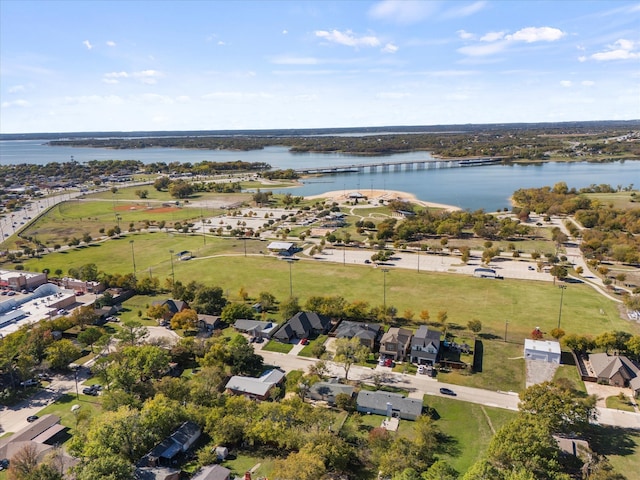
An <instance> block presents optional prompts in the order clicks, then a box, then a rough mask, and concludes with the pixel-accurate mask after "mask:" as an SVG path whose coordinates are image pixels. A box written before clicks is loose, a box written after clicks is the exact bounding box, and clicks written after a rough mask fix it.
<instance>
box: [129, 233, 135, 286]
mask: <svg viewBox="0 0 640 480" xmlns="http://www.w3.org/2000/svg"><path fill="white" fill-rule="evenodd" d="M129 243H130V244H131V261H132V263H133V276H134V277H135V276H136V254H135V252H134V251H133V240H129Z"/></svg>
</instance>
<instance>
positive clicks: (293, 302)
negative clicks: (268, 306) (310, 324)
mask: <svg viewBox="0 0 640 480" xmlns="http://www.w3.org/2000/svg"><path fill="white" fill-rule="evenodd" d="M279 309H280V314H281V315H282V319H283V320H289V319H290V318H291V317H293V316H294V315H295V314H296V313H298V312H300V311H302V309H301V308H300V304H299V303H298V298H297V297H291V298H289V299H288V300H285V301H283V302H281V303H280V307H279Z"/></svg>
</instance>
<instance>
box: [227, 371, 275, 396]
mask: <svg viewBox="0 0 640 480" xmlns="http://www.w3.org/2000/svg"><path fill="white" fill-rule="evenodd" d="M284 377H285V374H284V372H283V371H282V370H278V369H273V370H267V371H266V372H264V373H263V374H262V375H261V376H260V377H258V378H255V377H243V376H240V375H234V376H233V377H231V378H230V379H229V381H228V382H227V384H226V385H225V387H224V388H225V389H226V390H227V391H228V392H229V393H231V394H233V395H244V396H245V397H248V398H251V399H252V400H266V399H267V398H269V393H270V392H271V389H273V388H274V387H275V386H277V385H280V383H282V380H284Z"/></svg>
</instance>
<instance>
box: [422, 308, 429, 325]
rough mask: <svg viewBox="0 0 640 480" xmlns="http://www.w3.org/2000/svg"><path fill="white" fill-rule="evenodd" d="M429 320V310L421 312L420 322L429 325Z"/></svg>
mask: <svg viewBox="0 0 640 480" xmlns="http://www.w3.org/2000/svg"><path fill="white" fill-rule="evenodd" d="M429 318H430V315H429V310H427V309H426V308H425V309H424V310H420V320H422V321H423V322H424V323H427V322H428V321H429Z"/></svg>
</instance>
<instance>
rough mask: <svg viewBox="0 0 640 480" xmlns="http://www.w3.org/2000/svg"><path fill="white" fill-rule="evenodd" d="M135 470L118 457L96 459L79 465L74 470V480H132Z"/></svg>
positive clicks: (110, 456)
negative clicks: (98, 479)
mask: <svg viewBox="0 0 640 480" xmlns="http://www.w3.org/2000/svg"><path fill="white" fill-rule="evenodd" d="M134 471H135V468H134V466H133V464H131V463H129V462H128V461H127V460H125V459H124V458H122V457H120V456H118V455H106V456H104V457H96V458H92V459H90V460H86V461H84V462H82V463H80V464H79V465H78V466H77V467H76V468H75V472H76V480H95V479H97V478H100V479H101V480H134V479H135V475H134Z"/></svg>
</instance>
